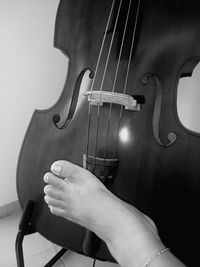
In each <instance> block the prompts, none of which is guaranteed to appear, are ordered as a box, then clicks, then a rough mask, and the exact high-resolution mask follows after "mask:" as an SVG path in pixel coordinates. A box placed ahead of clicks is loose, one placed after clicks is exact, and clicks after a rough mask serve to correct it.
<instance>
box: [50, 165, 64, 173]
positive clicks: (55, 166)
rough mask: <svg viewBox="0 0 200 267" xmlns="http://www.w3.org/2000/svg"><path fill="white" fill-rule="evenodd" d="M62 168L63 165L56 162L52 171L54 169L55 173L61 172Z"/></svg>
mask: <svg viewBox="0 0 200 267" xmlns="http://www.w3.org/2000/svg"><path fill="white" fill-rule="evenodd" d="M61 169H62V167H61V165H60V164H58V163H55V164H53V165H52V166H51V171H52V172H53V173H55V174H60V172H61Z"/></svg>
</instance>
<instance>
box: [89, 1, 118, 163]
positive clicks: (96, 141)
mask: <svg viewBox="0 0 200 267" xmlns="http://www.w3.org/2000/svg"><path fill="white" fill-rule="evenodd" d="M121 4H122V0H120V4H119V7H118V11H117V16H116V20H115V24H114V29H113V34H112V37H111V41H110V46H109V51H108V55H107V59H106V64H105V68H104V72H103V78H102V81H101V86H100V90H99V91H100V92H101V91H102V88H103V84H104V80H105V75H106V71H107V67H108V62H109V59H110V54H111V49H112V45H113V40H114V36H115V32H116V28H117V22H118V18H119V13H120V10H121ZM100 101H101V94H100ZM99 115H100V107H99V105H98V110H97V124H96V139H95V151H94V161H93V168H94V166H95V164H96V154H97V143H98V133H99Z"/></svg>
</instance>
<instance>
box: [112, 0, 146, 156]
mask: <svg viewBox="0 0 200 267" xmlns="http://www.w3.org/2000/svg"><path fill="white" fill-rule="evenodd" d="M140 2H141V0H139V1H138V5H137V12H136V19H135V25H134V29H133V35H132V41H131V49H130V54H129V60H128V66H127V72H126V78H125V83H124V90H123V94H125V93H126V89H127V83H128V76H129V72H130V65H131V58H132V53H133V46H134V42H135V34H136V29H137V25H138V17H139V10H140ZM122 113H123V106H121V108H120V115H119V124H118V129H117V135H116V136H118V134H119V129H120V126H121V118H122ZM117 144H118V138H116V142H115V147H114V152H113V158H115V154H116V149H117Z"/></svg>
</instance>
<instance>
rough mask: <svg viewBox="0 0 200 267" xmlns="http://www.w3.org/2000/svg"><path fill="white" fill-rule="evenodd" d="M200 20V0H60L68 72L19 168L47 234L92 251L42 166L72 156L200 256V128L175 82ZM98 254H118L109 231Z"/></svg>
mask: <svg viewBox="0 0 200 267" xmlns="http://www.w3.org/2000/svg"><path fill="white" fill-rule="evenodd" d="M199 29H200V2H199V1H198V0H191V1H189V2H188V1H185V0H173V1H172V0H162V1H159V0H151V1H145V0H60V3H59V7H58V11H57V17H56V25H55V39H54V45H55V47H56V48H58V49H60V50H61V51H62V52H63V54H64V55H65V56H67V57H68V58H69V67H68V73H67V78H66V82H65V85H64V88H63V91H62V94H61V96H60V98H59V99H58V101H57V103H55V105H53V106H52V107H50V108H49V109H47V110H35V112H34V114H33V116H32V119H31V121H30V124H29V127H28V129H27V132H26V135H25V138H24V141H23V144H22V147H21V151H20V155H19V161H18V168H17V193H18V198H19V201H20V204H21V206H22V207H24V206H25V204H26V202H27V201H28V200H33V201H34V202H35V207H34V212H33V215H32V217H31V224H32V225H33V226H34V227H35V229H36V230H37V231H38V232H39V233H40V234H41V235H43V236H44V237H45V238H47V239H48V240H50V241H51V242H54V243H55V244H57V245H59V246H61V247H64V248H68V249H70V250H72V251H76V252H78V253H81V254H87V253H86V251H85V249H84V242H85V240H86V233H88V232H87V230H86V229H84V228H83V227H81V226H79V225H77V224H75V223H72V222H71V221H68V220H66V219H63V218H60V217H57V216H55V215H52V214H51V213H50V211H49V209H48V207H47V205H46V203H45V202H44V193H43V188H44V186H45V184H44V182H43V176H44V174H45V173H46V172H48V171H49V169H50V166H51V164H52V163H53V162H54V161H56V160H59V159H62V160H69V161H71V162H73V163H75V164H77V165H79V166H83V167H84V168H87V169H89V170H90V171H92V172H93V173H94V174H95V175H96V176H97V177H98V178H99V179H100V180H101V181H102V182H104V183H105V184H106V186H107V187H108V188H109V190H111V191H112V192H113V193H114V194H115V195H117V196H118V197H119V198H121V199H123V200H124V201H126V202H128V203H130V204H132V205H134V206H136V207H137V208H138V209H139V210H141V211H142V212H144V213H146V214H147V215H149V216H150V217H151V218H152V219H153V220H154V221H155V223H156V225H157V227H158V230H159V235H160V237H161V239H162V241H163V242H164V244H165V245H166V246H167V247H169V248H170V249H171V251H172V253H174V254H175V255H176V256H177V257H178V258H180V260H182V261H183V262H184V263H185V264H187V265H188V266H198V262H199V259H198V258H199V257H198V245H196V244H198V242H195V239H197V241H198V238H199V232H200V231H199V226H200V220H199V216H198V210H199V192H200V163H199V160H200V135H199V133H196V132H194V131H191V130H189V129H187V128H186V127H185V126H184V125H183V124H182V123H181V121H180V119H179V116H178V113H177V87H178V83H179V79H181V78H182V77H187V76H191V75H192V72H193V70H194V68H195V66H196V65H197V64H198V62H199V60H200V30H199ZM188 90H190V88H188ZM74 237H76V238H74ZM92 257H93V258H96V259H100V260H106V261H111V262H114V259H113V258H112V256H111V255H110V253H109V251H108V249H107V247H106V245H105V244H104V243H103V242H102V241H100V244H99V246H98V248H97V249H96V251H95V252H94V253H93V254H92Z"/></svg>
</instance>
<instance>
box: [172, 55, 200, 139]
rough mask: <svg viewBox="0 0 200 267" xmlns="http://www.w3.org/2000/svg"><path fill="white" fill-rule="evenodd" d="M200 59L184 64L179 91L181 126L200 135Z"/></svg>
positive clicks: (178, 101) (178, 104)
mask: <svg viewBox="0 0 200 267" xmlns="http://www.w3.org/2000/svg"><path fill="white" fill-rule="evenodd" d="M199 61H200V58H196V59H191V60H189V61H187V62H186V63H185V64H184V67H183V71H182V73H181V78H180V79H179V84H178V89H177V113H178V117H179V120H180V122H181V124H182V125H183V126H184V127H185V128H186V129H187V130H189V131H192V132H194V133H198V134H200V63H199Z"/></svg>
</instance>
